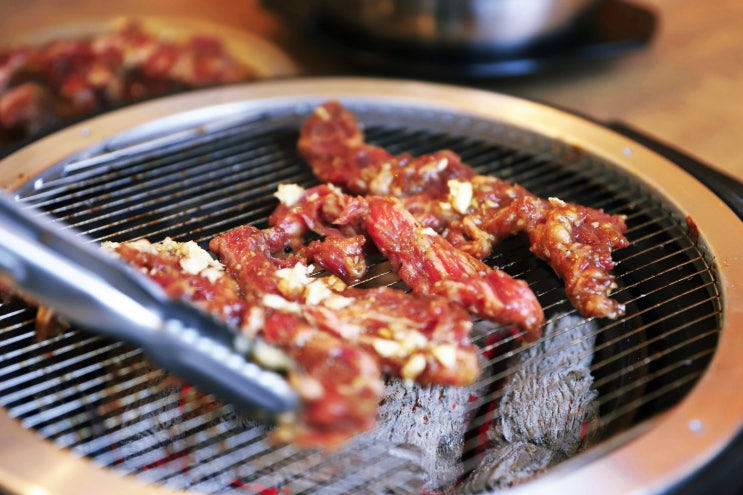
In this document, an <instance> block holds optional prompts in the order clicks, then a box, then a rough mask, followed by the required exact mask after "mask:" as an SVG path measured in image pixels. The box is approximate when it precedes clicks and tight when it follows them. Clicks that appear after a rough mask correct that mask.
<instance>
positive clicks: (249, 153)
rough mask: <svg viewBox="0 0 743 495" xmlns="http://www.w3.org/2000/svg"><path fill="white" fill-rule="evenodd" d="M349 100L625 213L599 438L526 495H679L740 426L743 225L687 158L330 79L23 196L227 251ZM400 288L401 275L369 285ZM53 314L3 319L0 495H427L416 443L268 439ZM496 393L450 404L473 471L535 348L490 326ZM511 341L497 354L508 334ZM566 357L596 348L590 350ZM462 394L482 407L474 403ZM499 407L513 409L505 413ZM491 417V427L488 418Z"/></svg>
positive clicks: (573, 127) (488, 104)
mask: <svg viewBox="0 0 743 495" xmlns="http://www.w3.org/2000/svg"><path fill="white" fill-rule="evenodd" d="M327 99H339V100H341V101H342V102H343V103H344V104H346V105H347V106H348V107H350V108H351V109H352V110H353V111H355V112H356V113H357V115H358V116H359V118H360V120H361V121H362V122H363V123H364V125H365V127H366V132H367V137H368V140H369V141H370V142H372V143H374V144H379V145H383V146H386V147H388V148H389V149H390V150H392V151H393V152H403V151H407V152H411V153H414V154H419V153H424V152H428V151H433V150H436V149H440V148H450V149H453V150H454V151H456V152H458V153H460V154H461V155H462V156H463V158H464V160H465V161H466V162H467V163H469V164H471V165H473V166H474V167H475V168H476V169H477V170H478V171H479V172H480V173H483V174H497V175H498V176H500V177H502V178H504V179H507V180H510V181H513V182H517V183H520V184H522V185H523V186H525V187H526V188H527V189H529V190H531V191H532V192H534V193H536V194H538V195H540V196H544V197H547V196H556V197H559V198H561V199H563V200H566V201H574V202H579V203H582V204H585V205H588V206H592V207H596V208H603V209H604V210H606V211H608V212H610V213H617V214H624V215H626V216H627V223H628V225H629V231H628V233H627V236H628V238H629V239H630V241H631V242H632V245H631V247H629V248H626V249H623V250H621V251H618V252H617V253H616V259H617V260H618V262H619V263H618V266H617V269H616V273H617V275H618V283H619V288H618V289H617V291H616V294H615V296H616V298H618V299H619V300H621V301H622V302H624V303H625V304H626V305H627V308H628V311H627V314H626V316H624V317H623V318H621V319H619V320H616V321H608V320H607V321H603V320H592V321H589V322H586V321H583V320H581V321H580V324H581V325H583V324H588V323H590V324H591V325H592V327H591V328H593V329H594V330H592V331H591V335H590V337H591V338H592V339H594V341H595V343H594V345H593V356H592V358H591V359H590V363H591V364H590V370H591V373H592V375H593V377H594V383H593V388H594V390H595V391H596V393H597V399H596V401H597V407H598V411H599V415H598V419H597V421H595V422H594V423H592V424H591V425H588V426H587V428H590V430H591V432H590V433H591V435H590V436H591V437H592V438H593V439H594V441H593V443H592V444H591V445H588V444H586V445H585V446H584V447H585V448H583V449H581V452H580V453H578V454H577V455H576V456H574V457H572V458H571V459H569V460H567V461H565V462H563V463H561V464H559V465H558V466H556V467H553V468H551V469H550V470H548V471H547V472H546V473H542V474H541V475H539V476H538V477H536V478H535V479H534V480H532V481H529V482H527V483H525V484H523V485H520V486H519V487H518V488H517V489H515V490H514V491H515V492H517V493H522V491H523V492H524V493H545V492H549V493H558V492H560V493H562V492H561V491H560V490H564V493H594V490H595V489H596V487H598V486H600V487H601V492H602V493H627V492H633V493H643V492H648V493H649V492H656V491H659V490H672V489H674V488H675V487H678V486H683V485H684V483H686V482H688V481H689V480H690V479H693V477H694V476H695V475H696V474H697V473H700V472H702V470H704V469H706V467H708V466H709V465H711V463H713V462H714V461H715V459H719V457H718V456H719V455H720V454H721V453H722V452H723V451H724V450H725V449H726V447H728V446H729V445H730V444H731V442H732V441H733V439H734V437H735V435H736V433H737V432H738V431H740V429H741V426H742V425H743V399H741V398H740V395H739V394H737V393H736V392H735V391H734V390H733V388H732V387H734V386H735V384H737V383H740V381H741V380H743V367H742V366H741V365H740V359H739V358H738V356H737V353H738V349H740V348H741V345H742V344H743V342H741V339H742V338H743V337H742V336H741V334H740V332H739V331H738V329H737V328H736V327H737V325H739V322H740V318H741V312H743V295H742V294H741V290H740V289H739V288H738V284H739V282H738V281H739V280H743V260H741V258H740V256H739V253H738V252H737V249H736V246H737V245H739V243H740V241H741V239H743V225H742V224H741V222H740V219H739V218H738V217H737V216H736V215H735V213H734V212H733V211H732V210H731V209H729V208H728V206H726V204H725V203H724V202H723V201H722V200H721V199H720V198H719V197H717V196H716V195H715V194H713V193H712V192H711V191H710V190H709V189H707V188H706V187H704V186H703V185H702V184H701V183H700V182H698V181H697V180H696V179H695V178H693V177H692V176H691V175H689V174H687V173H686V172H684V171H682V170H681V169H680V168H678V167H677V166H676V165H675V164H674V163H673V162H671V161H669V160H668V159H666V158H663V157H662V156H661V155H659V154H657V153H655V152H653V151H651V150H650V149H648V148H646V147H644V146H642V145H640V144H639V143H638V142H637V141H635V140H630V139H628V138H626V137H624V136H622V135H620V134H618V133H616V132H614V131H611V130H609V129H607V128H606V127H603V126H600V125H597V124H596V123H594V122H590V121H588V120H586V119H583V118H579V117H576V116H574V115H571V114H567V113H565V112H562V111H559V110H556V109H553V108H550V107H547V106H544V105H540V104H536V103H532V102H527V101H523V100H520V99H515V98H511V97H507V96H503V95H498V94H494V93H490V92H485V91H480V90H474V89H463V88H459V87H451V86H444V85H434V84H428V83H419V82H407V81H391V80H375V79H346V78H330V79H310V80H301V79H298V80H286V81H270V82H258V83H250V84H245V85H237V86H231V87H224V88H218V89H208V90H201V91H197V92H192V93H186V94H182V95H176V96H170V97H166V98H162V99H157V100H154V101H150V102H145V103H141V104H138V105H133V106H130V107H126V108H123V109H119V110H116V111H114V112H111V113H108V114H104V115H101V116H98V117H95V118H92V119H90V120H87V121H83V122H80V123H77V124H74V125H71V126H69V127H67V128H65V129H63V130H61V131H58V132H56V133H53V134H50V135H48V136H46V137H44V138H42V139H39V140H37V141H35V142H33V143H31V144H29V145H27V146H24V147H23V148H21V149H19V150H18V151H16V152H14V153H12V154H10V155H9V156H7V157H5V158H4V159H3V160H2V162H0V183H1V184H3V185H4V186H6V187H7V188H8V189H11V190H13V191H14V194H15V196H16V198H17V199H18V201H21V202H23V203H28V204H32V205H35V206H37V207H39V208H41V209H42V210H44V211H45V212H47V213H48V214H49V215H50V216H51V217H53V218H56V219H59V220H60V221H63V222H66V223H68V224H69V225H71V226H73V227H74V228H76V229H79V230H80V231H82V232H85V233H87V234H88V235H89V236H90V237H91V238H92V239H94V240H96V241H104V240H109V241H122V240H129V239H135V238H140V237H146V238H149V239H151V240H159V239H162V238H163V237H165V236H170V237H172V238H174V239H176V240H189V239H190V240H196V241H198V242H200V243H202V244H204V243H206V242H207V241H208V240H209V239H210V238H211V237H212V236H214V235H215V234H218V233H220V232H223V231H225V230H228V229H230V228H232V227H235V226H238V225H241V224H245V223H251V224H254V225H257V226H259V227H262V226H265V225H266V218H267V215H268V214H269V213H270V212H271V210H272V209H273V208H274V206H275V204H276V202H275V199H274V198H273V196H272V194H273V192H274V191H275V190H276V187H277V185H278V184H280V183H297V184H300V185H303V186H310V185H312V184H314V183H315V182H316V181H315V179H314V178H313V176H312V175H311V173H310V172H309V169H308V167H307V166H306V165H305V164H304V163H303V162H302V160H301V159H300V158H299V157H298V155H297V152H296V150H295V143H296V139H297V135H298V128H299V125H300V124H301V122H302V121H303V119H304V117H305V116H306V115H307V114H308V113H309V112H311V110H312V108H313V107H314V106H315V105H317V104H319V103H321V102H323V101H325V100H327ZM488 262H489V263H491V264H494V265H498V266H500V267H502V268H503V269H505V270H506V271H508V272H509V273H511V274H512V275H514V276H517V277H520V278H523V279H525V280H527V281H528V282H529V284H530V285H531V286H532V287H533V288H534V290H535V291H536V292H537V294H538V296H539V298H540V301H541V302H542V304H543V305H544V307H545V311H546V314H547V317H548V319H549V320H550V321H553V322H554V321H557V320H559V319H561V318H565V317H566V315H568V316H571V317H575V312H574V310H572V308H571V307H570V305H569V304H568V303H567V301H566V299H565V295H564V293H563V291H562V289H561V287H560V283H559V281H558V280H557V279H556V278H555V277H554V275H552V273H551V272H550V271H549V270H548V269H546V268H545V266H544V265H543V264H542V263H541V262H539V261H538V260H536V259H535V258H534V257H533V256H531V255H530V253H529V252H528V249H527V248H526V247H525V245H524V244H523V243H522V242H520V240H519V239H511V240H508V241H506V242H504V243H503V244H502V245H500V246H499V248H498V249H497V250H496V252H495V254H494V255H493V256H492V258H491V259H489V260H488ZM376 283H388V284H393V283H396V281H395V280H394V277H390V275H389V274H388V273H387V268H386V266H385V265H383V264H380V265H378V266H375V267H374V269H373V270H372V279H370V280H368V281H366V282H365V284H367V285H369V284H376ZM35 317H36V310H35V309H33V308H30V307H27V306H26V305H24V304H23V303H21V302H19V301H11V302H7V303H5V304H3V305H2V306H1V307H0V356H1V357H0V403H1V404H2V406H3V408H2V412H0V487H2V488H3V489H5V490H7V491H8V492H11V493H29V494H30V493H50V494H52V493H54V494H65V493H102V492H105V493H112V494H113V493H153V494H154V493H167V492H170V491H181V492H188V493H241V494H245V493H275V494H280V493H285V494H300V493H303V494H304V493H420V492H421V490H423V489H425V488H426V485H425V480H426V473H424V472H423V470H422V469H421V466H420V465H419V464H418V463H417V462H416V449H414V448H411V446H410V445H407V444H403V445H400V444H395V443H394V442H385V441H380V440H379V439H378V438H375V437H374V436H373V435H372V436H369V435H362V436H360V437H359V438H357V439H355V440H354V441H352V442H351V443H350V445H348V446H346V447H344V448H342V449H341V450H340V451H337V452H329V453H328V452H318V451H303V450H299V449H296V448H294V447H291V446H277V445H271V444H270V443H268V442H267V440H266V438H265V435H266V427H265V426H264V425H262V424H260V423H256V422H254V421H252V420H251V418H246V417H243V416H239V415H237V414H235V413H234V412H233V411H232V409H231V408H230V407H229V406H224V405H222V404H219V403H216V402H213V401H210V400H207V399H204V398H198V399H196V398H194V396H193V391H192V390H189V389H188V387H187V386H183V384H181V383H179V382H177V381H175V380H173V379H172V377H168V376H167V375H165V374H164V373H163V372H162V371H160V370H158V369H156V368H154V367H153V366H151V365H150V364H148V363H147V361H146V360H145V359H143V357H142V355H141V353H140V352H139V351H138V350H137V349H134V348H132V347H129V346H127V345H125V344H121V343H118V342H112V341H109V340H106V339H104V338H100V337H97V336H94V335H91V334H88V333H85V332H82V331H79V330H76V329H74V328H72V329H67V330H65V331H63V332H62V333H61V334H60V335H57V336H53V337H50V338H45V339H40V338H39V337H38V335H37V332H36V328H35ZM476 328H477V332H476V334H475V336H474V338H475V341H476V343H477V344H478V345H479V346H480V347H481V348H482V349H483V356H484V359H485V371H484V373H483V378H482V379H481V380H480V382H478V383H477V384H476V385H475V386H474V387H473V388H472V389H471V390H470V391H468V392H467V394H468V395H467V397H466V398H465V400H461V401H459V402H456V403H454V402H453V403H451V404H447V407H448V408H449V409H453V408H459V411H460V412H462V411H464V412H465V416H466V417H467V418H468V421H467V424H466V428H465V429H464V431H462V437H463V451H462V454H461V463H460V465H459V466H458V469H459V471H458V473H459V475H461V476H462V477H466V476H467V474H468V473H469V472H470V471H472V470H473V469H475V467H476V466H477V462H478V459H479V458H480V456H481V453H482V451H483V450H484V449H486V448H487V440H483V439H482V436H481V435H480V434H478V432H479V431H481V430H482V428H483V427H484V426H487V423H488V422H490V421H494V420H495V419H494V418H497V414H498V413H497V404H498V403H499V400H500V394H501V389H500V388H499V387H498V383H500V382H502V381H503V380H506V379H507V378H508V377H509V376H511V375H513V374H514V373H515V365H514V364H513V363H514V362H515V360H516V358H517V357H518V356H519V354H520V353H522V352H524V349H525V348H526V347H519V346H516V345H514V344H513V342H512V340H511V339H509V338H507V337H502V335H504V334H505V333H507V332H505V330H506V329H503V328H500V327H498V326H496V325H492V324H484V323H482V322H479V323H478V324H477V325H476ZM496 336H498V337H497V338H495V337H496ZM567 345H579V342H569V343H568V344H567ZM460 398H461V396H460ZM493 405H495V406H496V407H490V406H493ZM483 411H489V412H488V413H487V414H486V413H484V412H483Z"/></svg>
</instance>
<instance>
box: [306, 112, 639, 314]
mask: <svg viewBox="0 0 743 495" xmlns="http://www.w3.org/2000/svg"><path fill="white" fill-rule="evenodd" d="M298 149H299V151H300V153H301V154H302V156H303V157H304V158H305V159H306V160H307V162H308V163H309V164H310V166H311V167H312V169H313V171H314V173H315V175H316V176H317V177H318V179H320V180H321V181H326V182H330V183H332V184H336V185H338V186H341V187H342V188H343V189H344V190H346V191H348V192H350V193H353V194H363V195H383V196H393V197H396V198H399V199H400V200H401V201H402V203H403V204H404V205H405V207H406V208H407V209H408V210H409V211H410V212H411V213H412V214H413V215H414V216H415V217H416V218H417V219H418V221H420V222H421V223H422V224H423V225H425V226H427V227H430V228H432V229H434V230H435V231H437V232H439V233H440V234H441V235H443V236H444V237H445V238H446V239H447V240H449V241H450V242H451V244H452V245H454V246H455V247H457V248H459V249H461V250H463V251H465V252H467V253H469V254H471V255H473V256H476V257H478V258H481V259H483V258H485V257H487V256H488V255H489V254H490V253H491V250H492V246H493V245H494V244H495V243H497V242H498V241H499V240H500V239H502V238H504V237H506V236H511V235H515V234H519V233H524V234H525V235H526V236H527V237H528V239H529V242H530V248H531V251H532V252H533V253H534V254H535V255H536V256H538V257H540V258H541V259H543V260H545V261H546V262H547V263H549V264H550V266H551V267H552V268H553V269H554V271H555V273H556V274H557V275H558V276H559V277H561V278H562V279H563V280H564V281H565V286H566V292H567V295H568V298H569V299H570V301H571V302H572V303H573V304H574V305H575V306H576V307H577V308H578V309H579V310H580V311H581V313H582V314H583V315H584V316H587V317H588V316H597V317H608V318H617V317H619V316H621V315H622V314H623V313H624V306H623V305H622V304H621V303H619V302H617V301H615V300H613V299H611V297H610V293H611V291H612V290H613V289H614V288H615V277H614V275H613V274H612V273H611V270H612V268H613V267H614V265H615V263H614V261H613V259H612V257H611V253H612V251H613V250H615V249H618V248H621V247H625V246H627V245H628V244H629V243H628V241H627V239H626V238H625V237H624V232H625V231H626V225H625V223H624V218H623V217H622V216H619V215H608V214H606V213H604V212H602V211H599V210H594V209H591V208H587V207H583V206H579V205H573V204H569V203H565V202H563V201H560V200H558V199H554V198H552V199H541V198H538V197H536V196H534V195H533V194H531V193H529V192H528V191H527V190H525V189H524V188H522V187H520V186H518V185H514V184H510V183H508V182H506V181H503V180H500V179H497V178H494V177H489V176H481V175H477V174H476V173H475V171H474V170H473V169H472V168H470V167H469V166H467V165H465V164H463V163H462V161H461V159H460V158H459V157H458V156H457V155H456V154H455V153H453V152H451V151H440V152H437V153H434V154H429V155H423V156H419V157H412V156H410V155H407V154H403V155H397V156H393V155H391V154H390V153H389V152H387V151H386V150H384V149H382V148H380V147H377V146H373V145H370V144H367V143H366V142H365V140H364V135H363V132H362V130H361V128H360V126H359V124H358V122H357V121H356V118H355V116H354V115H353V114H352V113H351V112H350V111H348V110H347V109H345V108H344V107H343V106H342V105H341V104H339V103H338V102H334V101H331V102H327V103H325V104H323V105H321V106H319V107H317V108H316V109H315V111H314V112H313V113H312V115H310V116H309V118H308V119H307V120H306V122H305V124H304V125H303V127H302V130H301V134H300V138H299V141H298Z"/></svg>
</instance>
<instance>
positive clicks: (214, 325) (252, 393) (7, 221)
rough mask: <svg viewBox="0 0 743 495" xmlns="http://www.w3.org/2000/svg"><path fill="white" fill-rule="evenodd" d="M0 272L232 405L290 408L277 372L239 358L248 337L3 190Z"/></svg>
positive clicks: (289, 394) (292, 402)
mask: <svg viewBox="0 0 743 495" xmlns="http://www.w3.org/2000/svg"><path fill="white" fill-rule="evenodd" d="M0 274H2V275H4V276H5V277H6V278H10V279H11V281H12V283H13V284H14V285H16V286H17V287H19V288H20V289H21V290H22V292H23V293H24V294H26V295H28V296H30V297H31V298H33V299H34V300H35V301H37V302H38V303H40V304H44V305H47V306H49V307H51V308H53V309H54V310H55V311H56V312H57V313H58V314H60V315H62V316H63V317H65V318H67V319H68V320H69V321H71V322H73V323H76V324H78V325H80V326H81V327H83V328H86V329H89V330H92V331H96V332H99V333H102V334H105V335H107V336H110V337H114V338H116V339H117V340H124V341H127V342H130V343H132V344H135V345H137V346H139V347H141V348H142V349H143V351H144V352H145V353H146V354H147V355H148V356H149V357H150V359H151V360H152V361H154V362H156V363H157V364H158V365H160V366H162V367H163V368H165V369H167V370H168V371H171V372H173V373H174V374H176V375H178V376H180V377H181V378H183V379H185V380H187V381H188V382H190V383H192V384H193V385H196V386H197V387H198V388H199V389H201V390H203V391H204V392H211V393H214V395H216V396H218V397H220V398H221V399H223V400H225V401H227V402H230V403H232V404H233V405H235V406H236V407H238V408H240V409H247V410H252V411H257V410H262V411H266V412H269V413H272V414H276V413H280V412H284V411H287V410H291V409H294V408H295V407H296V404H297V397H296V394H295V392H294V391H293V390H292V389H291V388H290V387H289V385H288V383H286V381H285V380H284V379H283V378H282V377H281V376H280V375H278V374H277V373H274V372H272V371H268V370H264V369H262V368H260V367H259V366H258V365H257V364H255V363H253V362H250V361H248V360H247V359H246V358H245V355H244V353H246V352H248V351H250V350H251V349H252V348H253V347H254V345H255V341H253V340H251V339H249V338H248V337H246V336H244V335H239V334H237V333H236V332H233V331H232V330H231V329H229V328H228V327H227V326H226V325H224V324H223V323H221V322H219V321H217V320H216V319H215V318H213V317H212V316H211V315H208V314H206V313H205V312H203V311H200V310H198V309H197V308H195V307H193V306H192V305H190V304H188V303H185V302H183V301H176V300H173V299H171V298H169V297H168V296H167V294H166V293H165V291H164V290H163V289H162V288H161V287H160V286H158V285H157V284H155V283H154V282H153V281H151V280H150V279H148V278H147V277H145V276H144V275H143V274H141V273H139V272H138V271H137V270H136V269H135V268H134V267H132V266H130V265H128V264H127V263H125V262H124V261H122V260H119V259H117V258H115V257H114V256H109V255H106V254H105V253H103V252H101V250H100V249H99V248H97V247H94V246H93V245H91V243H85V242H83V241H82V239H81V236H80V235H78V234H75V233H74V232H73V231H72V230H70V229H64V228H63V227H61V226H60V225H57V224H55V223H54V222H52V221H50V220H48V219H44V218H42V217H41V213H40V212H36V211H34V210H31V209H30V208H21V207H20V205H19V204H18V203H16V202H14V201H13V200H11V199H10V198H7V197H5V195H3V194H0ZM237 349H240V351H238V350H237Z"/></svg>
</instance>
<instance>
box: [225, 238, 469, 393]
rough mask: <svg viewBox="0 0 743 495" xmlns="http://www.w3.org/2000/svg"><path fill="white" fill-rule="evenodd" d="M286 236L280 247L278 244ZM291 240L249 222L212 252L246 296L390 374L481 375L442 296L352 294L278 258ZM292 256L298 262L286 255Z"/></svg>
mask: <svg viewBox="0 0 743 495" xmlns="http://www.w3.org/2000/svg"><path fill="white" fill-rule="evenodd" d="M278 239H284V242H278V243H276V244H274V245H273V246H272V245H271V243H272V242H276V241H277V240H278ZM289 242H290V237H289V236H286V235H285V234H283V232H282V231H280V230H277V229H276V228H270V229H265V230H259V229H257V228H255V227H252V226H249V225H246V226H242V227H237V228H236V229H233V230H231V231H229V232H226V233H225V234H222V235H220V236H218V237H215V238H214V239H212V241H211V242H210V248H211V249H212V250H213V251H214V252H215V253H217V255H218V256H219V257H220V259H221V260H222V261H223V262H224V263H225V265H226V267H227V269H228V270H229V271H231V272H232V273H234V274H235V277H236V279H237V280H238V282H239V284H240V286H241V287H242V292H243V294H244V297H250V298H253V299H254V301H255V304H258V305H262V306H264V307H266V306H268V307H269V308H271V309H273V310H276V311H280V312H286V313H292V314H296V315H298V316H300V317H301V318H303V319H304V321H306V322H308V323H309V324H311V325H312V326H313V327H314V328H317V329H320V330H323V331H325V332H327V333H329V334H332V335H335V336H337V337H338V338H341V339H343V341H345V342H348V343H352V344H353V345H355V346H357V347H359V348H361V349H364V350H366V351H367V352H369V353H371V354H373V355H374V356H375V357H376V359H377V361H378V362H379V363H380V365H381V367H382V370H383V371H384V372H385V373H387V374H390V375H393V376H399V377H402V378H403V379H406V380H410V381H416V382H418V383H422V384H429V383H440V384H447V385H468V384H470V383H472V382H473V381H474V379H475V378H476V377H477V375H478V371H479V366H478V362H477V349H476V348H475V346H474V345H472V343H471V342H470V339H469V333H470V329H471V327H472V322H471V320H470V318H469V315H468V314H467V313H466V312H465V311H464V310H463V308H461V307H459V306H458V305H454V304H451V303H450V302H449V301H447V300H446V299H444V298H441V297H425V296H415V295H411V294H406V293H404V292H402V291H399V290H396V289H392V288H389V287H376V288H372V289H356V288H349V287H347V286H346V285H345V284H344V283H343V282H342V281H341V280H339V279H337V278H335V277H332V276H331V277H310V270H311V269H310V268H308V267H307V266H306V265H305V264H303V263H301V262H297V263H296V264H295V265H294V266H291V267H288V266H287V258H277V257H276V256H275V254H278V253H283V249H280V248H281V247H283V245H285V244H287V243H289ZM289 259H292V260H295V259H298V257H296V256H291V257H290V258H289Z"/></svg>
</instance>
